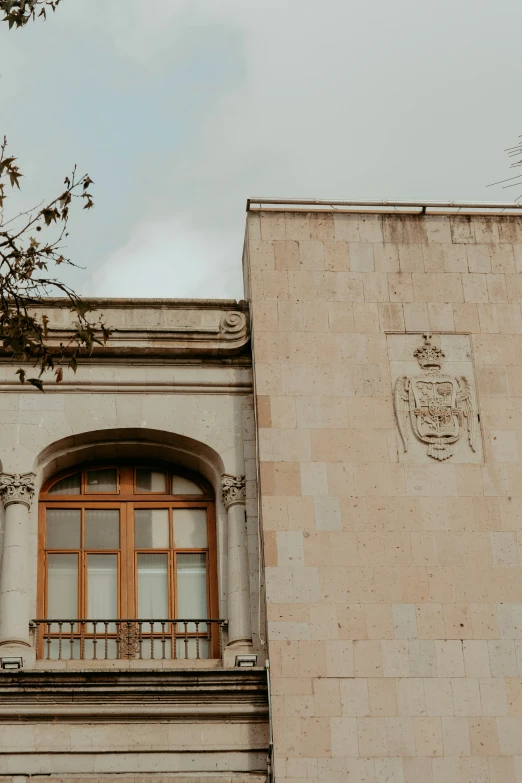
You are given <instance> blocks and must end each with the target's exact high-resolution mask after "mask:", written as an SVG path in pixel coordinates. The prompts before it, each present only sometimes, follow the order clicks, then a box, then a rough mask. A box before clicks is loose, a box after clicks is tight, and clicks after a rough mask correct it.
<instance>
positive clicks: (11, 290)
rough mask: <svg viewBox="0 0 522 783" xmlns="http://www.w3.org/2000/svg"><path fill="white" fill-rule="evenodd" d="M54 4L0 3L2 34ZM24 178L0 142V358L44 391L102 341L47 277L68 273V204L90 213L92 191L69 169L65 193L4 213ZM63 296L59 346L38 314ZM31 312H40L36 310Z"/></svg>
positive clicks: (99, 326)
mask: <svg viewBox="0 0 522 783" xmlns="http://www.w3.org/2000/svg"><path fill="white" fill-rule="evenodd" d="M60 2H61V0H0V11H2V12H3V13H4V14H5V16H4V19H3V20H2V21H5V22H7V23H8V25H9V28H12V27H15V28H18V27H23V26H24V25H25V24H27V22H28V21H29V20H31V19H33V20H34V19H35V18H36V16H37V15H38V16H43V17H44V19H45V18H46V10H49V9H51V10H53V11H55V10H56V7H57V6H58V4H59V3H60ZM22 177H23V174H22V172H21V171H20V168H19V166H18V163H17V159H16V157H14V156H12V155H10V154H8V152H7V139H6V138H5V137H4V140H3V143H1V144H0V345H1V346H2V347H3V351H4V354H7V355H8V356H9V358H10V359H11V360H13V361H16V362H18V363H20V364H30V365H31V366H32V367H34V368H36V369H37V377H27V372H26V370H25V369H23V368H22V367H21V368H20V369H19V370H18V371H17V374H18V376H19V378H20V381H21V382H22V383H25V382H26V381H27V382H28V383H30V384H32V385H33V386H36V387H37V388H38V389H40V390H43V379H42V376H43V374H44V373H45V372H46V371H52V370H54V373H55V378H56V381H58V382H59V381H61V379H62V375H63V366H64V365H65V366H67V365H68V366H69V367H71V368H72V369H73V370H74V371H76V368H77V366H78V361H79V359H80V358H81V356H82V355H85V354H88V353H90V352H91V351H92V349H93V348H94V345H95V344H96V343H99V344H101V343H104V342H105V341H106V340H107V339H108V337H109V330H108V329H107V327H106V326H105V324H104V323H103V322H102V321H100V320H98V321H93V320H91V319H90V318H89V306H88V305H87V304H86V303H85V302H83V301H82V300H81V298H80V297H79V296H78V294H76V293H75V292H74V291H73V290H72V289H71V288H70V287H69V286H68V285H66V284H65V283H63V282H61V280H60V279H59V278H58V277H54V274H55V268H56V267H59V266H60V265H67V264H68V265H71V266H74V264H73V262H72V261H71V259H70V258H68V257H67V256H66V255H64V248H63V242H64V240H65V238H66V237H67V236H68V233H67V224H68V221H69V213H70V210H71V208H72V207H73V205H74V204H83V209H87V210H89V209H92V207H93V206H94V201H93V197H92V194H91V185H92V184H93V182H92V180H91V178H90V177H89V175H88V174H84V175H81V176H80V175H78V173H77V171H76V167H75V168H74V169H73V171H72V173H71V175H70V176H67V177H65V181H64V186H63V188H61V189H60V191H59V192H58V194H57V195H56V196H55V197H53V198H51V199H50V200H49V201H47V202H42V203H41V204H38V205H37V206H35V207H32V208H30V209H28V210H26V211H23V212H18V211H17V210H15V214H8V213H7V202H8V196H9V195H10V194H11V195H12V191H13V190H20V180H21V179H22ZM49 296H63V297H65V298H66V299H67V301H68V306H69V309H70V310H71V312H72V313H73V314H74V318H75V321H74V326H73V328H72V330H71V331H70V336H69V338H68V340H67V342H65V343H64V342H59V340H58V339H57V338H56V337H54V336H53V334H52V331H51V330H50V327H49V319H48V317H47V316H46V315H45V313H44V312H42V307H41V306H42V305H45V298H47V297H49ZM35 305H40V307H36V308H35Z"/></svg>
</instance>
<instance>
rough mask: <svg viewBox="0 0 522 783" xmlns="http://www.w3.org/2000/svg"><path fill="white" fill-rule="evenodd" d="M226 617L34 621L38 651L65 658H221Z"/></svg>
mask: <svg viewBox="0 0 522 783" xmlns="http://www.w3.org/2000/svg"><path fill="white" fill-rule="evenodd" d="M225 626H226V621H225V620H214V619H209V618H205V619H198V620H194V619H179V618H176V619H169V620H154V619H152V620H138V619H124V620H112V619H109V620H91V619H89V620H79V619H72V620H54V619H47V620H33V621H32V623H31V627H32V628H33V629H34V632H35V636H36V639H35V642H36V650H37V656H38V658H40V659H43V660H46V661H64V660H94V661H96V660H100V661H101V660H105V661H107V660H117V659H124V660H129V659H134V658H135V659H138V660H177V659H182V660H189V659H212V658H221V655H222V650H223V628H224V627H225Z"/></svg>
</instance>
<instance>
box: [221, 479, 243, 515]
mask: <svg viewBox="0 0 522 783" xmlns="http://www.w3.org/2000/svg"><path fill="white" fill-rule="evenodd" d="M221 486H222V490H223V502H224V504H225V508H230V506H233V505H235V504H236V503H242V504H243V505H244V504H245V503H246V484H245V477H244V476H231V475H230V474H229V473H225V474H223V476H221Z"/></svg>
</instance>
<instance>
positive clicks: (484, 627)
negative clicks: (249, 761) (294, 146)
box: [244, 207, 522, 783]
mask: <svg viewBox="0 0 522 783" xmlns="http://www.w3.org/2000/svg"><path fill="white" fill-rule="evenodd" d="M244 258H245V279H246V282H247V288H248V292H247V295H248V298H249V301H250V303H251V317H252V336H253V337H252V339H253V357H254V375H255V388H256V407H257V422H258V434H259V460H260V465H259V472H260V480H261V509H262V529H263V543H264V556H265V566H266V570H265V573H266V595H267V624H268V639H269V653H270V662H271V673H272V701H273V722H274V742H275V767H276V780H277V781H278V783H285V782H286V783H301V782H302V783H304V781H307V782H309V783H311V781H313V783H323V781H325V783H326V781H328V782H329V783H330V781H341V780H342V781H351V783H385V782H386V783H419V781H423V783H522V706H521V705H522V695H521V694H522V560H521V557H522V467H521V459H520V458H521V454H522V309H521V306H522V277H521V276H520V272H522V219H521V218H519V217H508V216H506V217H504V216H500V215H478V214H475V215H468V216H461V215H452V216H449V215H419V216H415V215H405V214H386V215H382V214H381V215H375V214H350V213H349V212H345V213H336V212H332V211H330V212H328V211H322V212H307V211H306V208H304V207H303V209H302V211H298V210H297V209H296V210H295V211H294V212H284V211H274V212H271V211H269V210H264V211H263V210H261V211H251V212H249V213H248V218H247V236H246V243H245V256H244ZM425 333H431V334H432V335H433V338H432V339H433V343H434V344H435V345H436V346H438V347H439V348H440V349H442V350H443V351H444V353H445V354H446V356H445V362H446V363H445V365H444V368H443V372H445V373H446V374H447V375H448V376H450V377H451V378H453V379H457V380H455V383H457V384H458V379H459V378H462V377H464V378H466V379H467V381H468V386H469V389H468V391H466V389H465V388H464V386H461V387H460V386H459V388H457V387H456V386H455V385H453V386H452V384H453V381H451V382H448V383H449V385H447V386H446V387H444V388H443V387H438V388H440V389H441V391H442V392H443V393H442V394H440V395H439V393H438V391H437V388H436V387H430V388H431V389H432V392H430V393H431V394H432V410H431V414H430V415H432V414H433V415H435V413H436V411H437V410H438V411H439V413H436V415H437V416H442V414H441V413H440V410H441V409H440V406H439V407H437V406H435V407H434V403H433V400H434V399H435V398H437V395H438V398H439V402H440V399H441V398H442V399H444V400H445V399H446V397H447V393H448V389H450V388H451V389H454V390H455V394H456V395H457V394H458V395H460V396H458V398H457V396H455V398H454V401H455V404H454V405H452V407H451V411H452V412H451V413H449V414H448V415H449V417H450V419H449V421H450V424H449V425H448V426H451V427H453V428H455V426H456V425H457V424H458V425H459V430H458V433H457V434H458V437H457V440H456V441H455V444H454V447H452V449H453V453H452V454H451V455H448V456H447V457H446V458H445V459H443V460H438V459H434V458H432V457H431V456H429V455H427V448H428V444H427V443H426V442H424V441H422V439H421V438H420V437H418V436H417V435H416V434H415V432H414V430H413V429H412V426H413V425H412V421H413V420H417V421H420V420H422V421H425V420H426V416H427V415H428V408H427V407H426V409H423V408H422V405H418V404H417V403H418V400H417V402H415V400H414V401H413V402H412V404H411V410H412V411H413V413H411V412H410V407H409V406H410V402H409V398H406V400H404V399H403V403H404V406H405V412H406V423H405V426H406V427H407V428H409V430H408V434H409V437H410V447H409V450H408V451H407V452H405V451H404V448H403V445H402V444H401V435H400V431H399V429H398V426H397V419H396V415H395V412H394V388H395V384H396V381H397V378H400V377H402V376H406V377H407V378H408V379H411V378H412V377H415V376H419V375H421V374H422V371H421V369H420V368H419V364H418V362H417V360H416V359H415V357H414V356H413V355H412V352H413V350H414V349H415V348H417V347H419V346H422V344H423V337H422V335H423V334H425ZM452 393H453V392H452ZM466 395H467V399H468V401H469V405H470V408H469V409H466V410H468V412H469V411H471V413H470V416H469V417H468V416H467V414H466V410H465V406H466V405H467V403H466ZM401 399H402V398H401ZM414 403H415V404H414ZM415 410H417V411H418V413H415ZM434 411H435V413H434ZM403 413H404V411H403ZM412 417H413V419H412ZM416 417H417V419H416ZM471 418H473V422H474V425H475V430H474V432H475V440H474V447H475V448H474V450H473V449H472V448H471V446H470V440H469V433H468V427H467V424H468V422H470V421H471ZM438 421H439V424H440V422H441V421H442V418H439V419H438ZM434 426H435V425H434ZM441 426H442V425H441ZM454 434H455V432H454Z"/></svg>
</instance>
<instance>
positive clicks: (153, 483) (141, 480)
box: [136, 468, 167, 492]
mask: <svg viewBox="0 0 522 783" xmlns="http://www.w3.org/2000/svg"><path fill="white" fill-rule="evenodd" d="M136 491H137V492H166V491H167V477H166V476H165V474H164V473H160V472H158V471H157V470H147V469H146V468H136Z"/></svg>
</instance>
